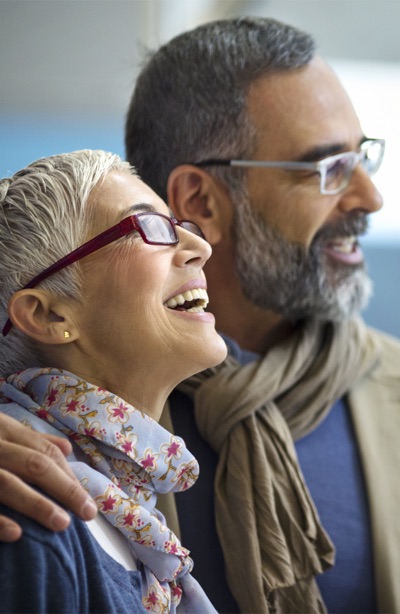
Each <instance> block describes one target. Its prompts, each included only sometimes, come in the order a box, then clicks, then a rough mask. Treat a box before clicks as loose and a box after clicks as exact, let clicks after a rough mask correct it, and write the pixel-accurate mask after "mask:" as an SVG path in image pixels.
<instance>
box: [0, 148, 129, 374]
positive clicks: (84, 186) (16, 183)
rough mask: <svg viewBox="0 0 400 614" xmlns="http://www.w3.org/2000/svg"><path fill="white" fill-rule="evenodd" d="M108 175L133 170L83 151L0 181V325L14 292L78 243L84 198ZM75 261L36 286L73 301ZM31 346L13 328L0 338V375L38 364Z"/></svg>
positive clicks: (77, 288) (85, 216)
mask: <svg viewBox="0 0 400 614" xmlns="http://www.w3.org/2000/svg"><path fill="white" fill-rule="evenodd" d="M111 171H117V172H121V171H130V172H133V169H132V168H131V166H130V165H129V163H128V162H124V161H123V160H122V159H121V158H120V157H119V156H118V155H116V154H111V153H108V152H105V151H100V150H98V151H93V150H89V149H85V150H81V151H75V152H72V153H66V154H60V155H56V156H50V157H48V158H42V159H40V160H37V161H36V162H33V163H32V164H30V165H29V166H27V167H26V168H24V169H22V170H20V171H18V172H17V173H15V175H13V176H12V177H7V178H5V179H1V180H0V288H1V290H0V322H1V325H0V326H3V325H4V323H5V322H6V320H7V304H8V301H9V299H10V297H11V296H12V294H13V293H14V292H16V291H17V290H19V289H20V288H22V287H23V286H24V285H25V284H26V283H27V282H28V281H29V280H30V279H32V278H33V277H35V276H36V275H37V274H38V273H40V271H42V270H44V269H46V268H47V267H48V266H50V265H51V264H52V263H53V262H56V261H57V260H59V259H60V258H62V257H63V256H64V255H66V254H67V253H69V252H71V251H72V250H73V249H75V248H76V247H78V246H79V245H80V244H81V243H83V242H84V240H85V237H86V234H87V230H88V224H89V220H90V214H91V212H90V210H89V209H90V208H88V206H87V205H88V199H89V195H90V193H91V192H92V190H93V189H94V188H95V187H96V186H97V185H98V184H99V183H100V182H101V181H102V180H103V179H104V177H105V176H106V175H107V174H108V173H109V172H111ZM79 270H80V269H79V263H77V264H75V265H72V266H70V267H67V268H66V269H64V270H63V271H60V272H59V273H57V274H56V275H54V276H52V277H50V278H49V279H47V280H45V281H44V282H42V283H41V284H40V287H41V288H46V289H47V290H49V291H50V292H53V293H55V294H57V295H61V296H66V297H70V298H79V296H80V294H81V283H80V276H79ZM41 360H42V359H41V357H40V355H39V352H38V350H37V348H36V347H35V345H34V344H33V343H32V342H30V340H29V339H28V338H27V337H26V336H25V335H22V334H21V333H19V331H17V330H16V329H15V328H12V329H11V332H10V333H9V335H8V336H7V337H2V338H1V339H0V369H1V374H2V375H8V374H9V373H12V372H14V371H17V370H21V369H24V368H27V367H34V366H52V365H43V364H40V363H41Z"/></svg>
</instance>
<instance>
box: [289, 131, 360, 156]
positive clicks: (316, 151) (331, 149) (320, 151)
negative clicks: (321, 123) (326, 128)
mask: <svg viewBox="0 0 400 614" xmlns="http://www.w3.org/2000/svg"><path fill="white" fill-rule="evenodd" d="M367 140H368V138H367V137H366V136H363V137H361V139H360V141H359V145H362V143H363V142H364V141H367ZM344 151H351V149H350V148H349V147H348V144H347V143H332V144H330V145H321V146H318V147H313V148H312V149H310V150H308V151H306V152H305V153H304V154H302V155H301V156H300V157H299V158H297V159H296V162H317V161H318V160H323V158H328V157H329V156H334V155H335V154H338V153H342V152H344Z"/></svg>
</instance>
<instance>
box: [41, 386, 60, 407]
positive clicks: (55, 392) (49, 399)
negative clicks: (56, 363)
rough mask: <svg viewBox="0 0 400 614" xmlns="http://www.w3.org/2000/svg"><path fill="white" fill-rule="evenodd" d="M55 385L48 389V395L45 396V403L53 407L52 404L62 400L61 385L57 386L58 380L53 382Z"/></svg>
mask: <svg viewBox="0 0 400 614" xmlns="http://www.w3.org/2000/svg"><path fill="white" fill-rule="evenodd" d="M52 383H53V384H54V386H51V387H50V389H49V390H48V392H47V394H46V396H45V397H44V403H43V404H44V405H47V407H51V406H52V405H56V404H57V403H58V402H59V400H60V392H61V390H60V388H61V386H60V387H58V386H56V385H55V384H56V382H52Z"/></svg>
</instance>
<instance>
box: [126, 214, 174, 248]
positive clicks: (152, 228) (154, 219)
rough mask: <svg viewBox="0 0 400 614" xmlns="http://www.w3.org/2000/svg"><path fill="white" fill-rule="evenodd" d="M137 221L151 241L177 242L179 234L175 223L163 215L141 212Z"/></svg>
mask: <svg viewBox="0 0 400 614" xmlns="http://www.w3.org/2000/svg"><path fill="white" fill-rule="evenodd" d="M136 219H137V222H138V224H139V226H140V228H141V229H142V231H143V233H144V236H145V237H146V239H147V241H149V242H150V243H164V244H167V245H168V244H169V243H176V242H177V241H178V236H177V234H176V230H175V228H174V225H173V223H172V222H171V220H170V219H169V218H167V217H164V216H163V215H154V214H145V213H144V214H140V215H138V216H137V218H136Z"/></svg>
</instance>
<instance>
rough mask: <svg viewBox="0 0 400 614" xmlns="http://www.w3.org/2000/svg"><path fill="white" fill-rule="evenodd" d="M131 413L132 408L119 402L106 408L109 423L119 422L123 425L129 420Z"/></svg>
mask: <svg viewBox="0 0 400 614" xmlns="http://www.w3.org/2000/svg"><path fill="white" fill-rule="evenodd" d="M132 412H133V407H131V406H130V405H127V404H126V403H124V402H123V401H120V402H119V403H118V404H117V405H111V406H110V405H109V406H108V407H107V413H108V420H109V422H120V423H121V424H124V423H125V422H127V420H129V414H131V413H132Z"/></svg>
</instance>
